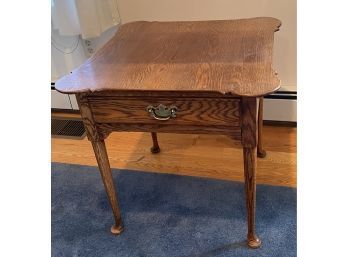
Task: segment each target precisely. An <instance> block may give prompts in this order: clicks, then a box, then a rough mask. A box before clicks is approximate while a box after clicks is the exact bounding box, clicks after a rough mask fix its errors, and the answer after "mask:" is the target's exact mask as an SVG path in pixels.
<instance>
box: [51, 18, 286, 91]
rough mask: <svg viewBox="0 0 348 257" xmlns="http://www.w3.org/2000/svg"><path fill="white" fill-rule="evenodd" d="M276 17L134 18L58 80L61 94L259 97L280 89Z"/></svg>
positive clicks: (58, 88)
mask: <svg viewBox="0 0 348 257" xmlns="http://www.w3.org/2000/svg"><path fill="white" fill-rule="evenodd" d="M280 24H281V23H280V21H279V20H277V19H275V18H267V17H261V18H251V19H241V20H221V21H185V22H145V21H139V22H132V23H127V24H124V25H122V26H121V27H120V28H119V31H118V32H117V33H116V35H115V36H114V37H113V38H112V39H111V40H110V41H109V42H108V43H107V44H106V45H105V46H104V47H102V49H100V50H99V51H97V52H96V53H95V54H94V56H92V58H90V59H89V60H87V61H86V62H85V63H84V64H83V65H81V66H80V67H79V68H77V69H76V70H74V71H73V72H72V73H71V74H69V75H67V76H65V77H63V78H61V79H60V80H58V81H57V82H56V85H55V87H56V89H57V90H58V91H60V92H62V93H70V94H71V93H76V92H97V91H106V90H109V91H149V90H152V91H158V90H166V91H176V92H178V91H183V92H185V91H196V92H198V91H204V92H213V93H219V94H233V95H238V96H262V95H266V94H269V93H272V92H274V91H275V90H277V89H278V88H279V84H280V81H279V79H278V78H277V77H276V75H275V73H274V71H273V69H272V48H273V37H274V32H275V31H277V30H278V29H279V26H280Z"/></svg>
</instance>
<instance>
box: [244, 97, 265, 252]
mask: <svg viewBox="0 0 348 257" xmlns="http://www.w3.org/2000/svg"><path fill="white" fill-rule="evenodd" d="M257 111H258V100H257V99H256V98H254V97H244V98H242V101H241V114H242V117H241V130H242V145H243V158H244V180H245V181H244V183H245V196H246V209H247V222H248V235H247V243H248V246H249V247H251V248H258V247H259V246H260V245H261V240H260V239H259V238H258V237H257V235H256V232H255V209H256V206H255V205H256V159H257V145H258V144H257V133H258V132H257V125H258V122H257V119H258V115H257Z"/></svg>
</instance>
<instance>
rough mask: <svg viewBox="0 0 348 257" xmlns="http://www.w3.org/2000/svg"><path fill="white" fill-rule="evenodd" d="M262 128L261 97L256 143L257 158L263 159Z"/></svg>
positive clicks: (261, 100)
mask: <svg viewBox="0 0 348 257" xmlns="http://www.w3.org/2000/svg"><path fill="white" fill-rule="evenodd" d="M262 128H263V97H261V98H260V101H259V113H258V130H257V133H258V142H257V157H260V158H265V157H266V151H265V150H264V149H263V145H262V142H263V140H262V134H263V133H262Z"/></svg>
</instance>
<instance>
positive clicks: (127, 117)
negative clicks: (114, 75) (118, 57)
mask: <svg viewBox="0 0 348 257" xmlns="http://www.w3.org/2000/svg"><path fill="white" fill-rule="evenodd" d="M239 101H240V100H239V99H238V98H229V99H227V98H221V99H215V98H179V99H168V98H155V99H134V98H133V99H120V98H116V97H100V98H99V97H91V98H90V99H89V105H90V107H91V109H92V113H93V116H94V119H95V121H96V122H98V123H139V124H175V125H197V126H201V125H204V126H207V125H212V126H218V125H221V126H233V127H236V126H239V117H240V113H239Z"/></svg>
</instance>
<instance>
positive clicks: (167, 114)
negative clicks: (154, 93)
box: [146, 104, 178, 120]
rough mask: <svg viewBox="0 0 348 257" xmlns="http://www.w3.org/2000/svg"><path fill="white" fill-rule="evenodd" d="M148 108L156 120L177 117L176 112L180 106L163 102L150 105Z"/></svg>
mask: <svg viewBox="0 0 348 257" xmlns="http://www.w3.org/2000/svg"><path fill="white" fill-rule="evenodd" d="M146 110H147V111H148V112H149V113H150V116H151V117H153V118H155V119H156V120H169V119H170V118H175V117H176V112H177V111H178V107H176V106H170V107H167V106H165V105H163V104H160V105H158V106H157V107H154V106H152V105H149V106H148V107H147V108H146Z"/></svg>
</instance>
